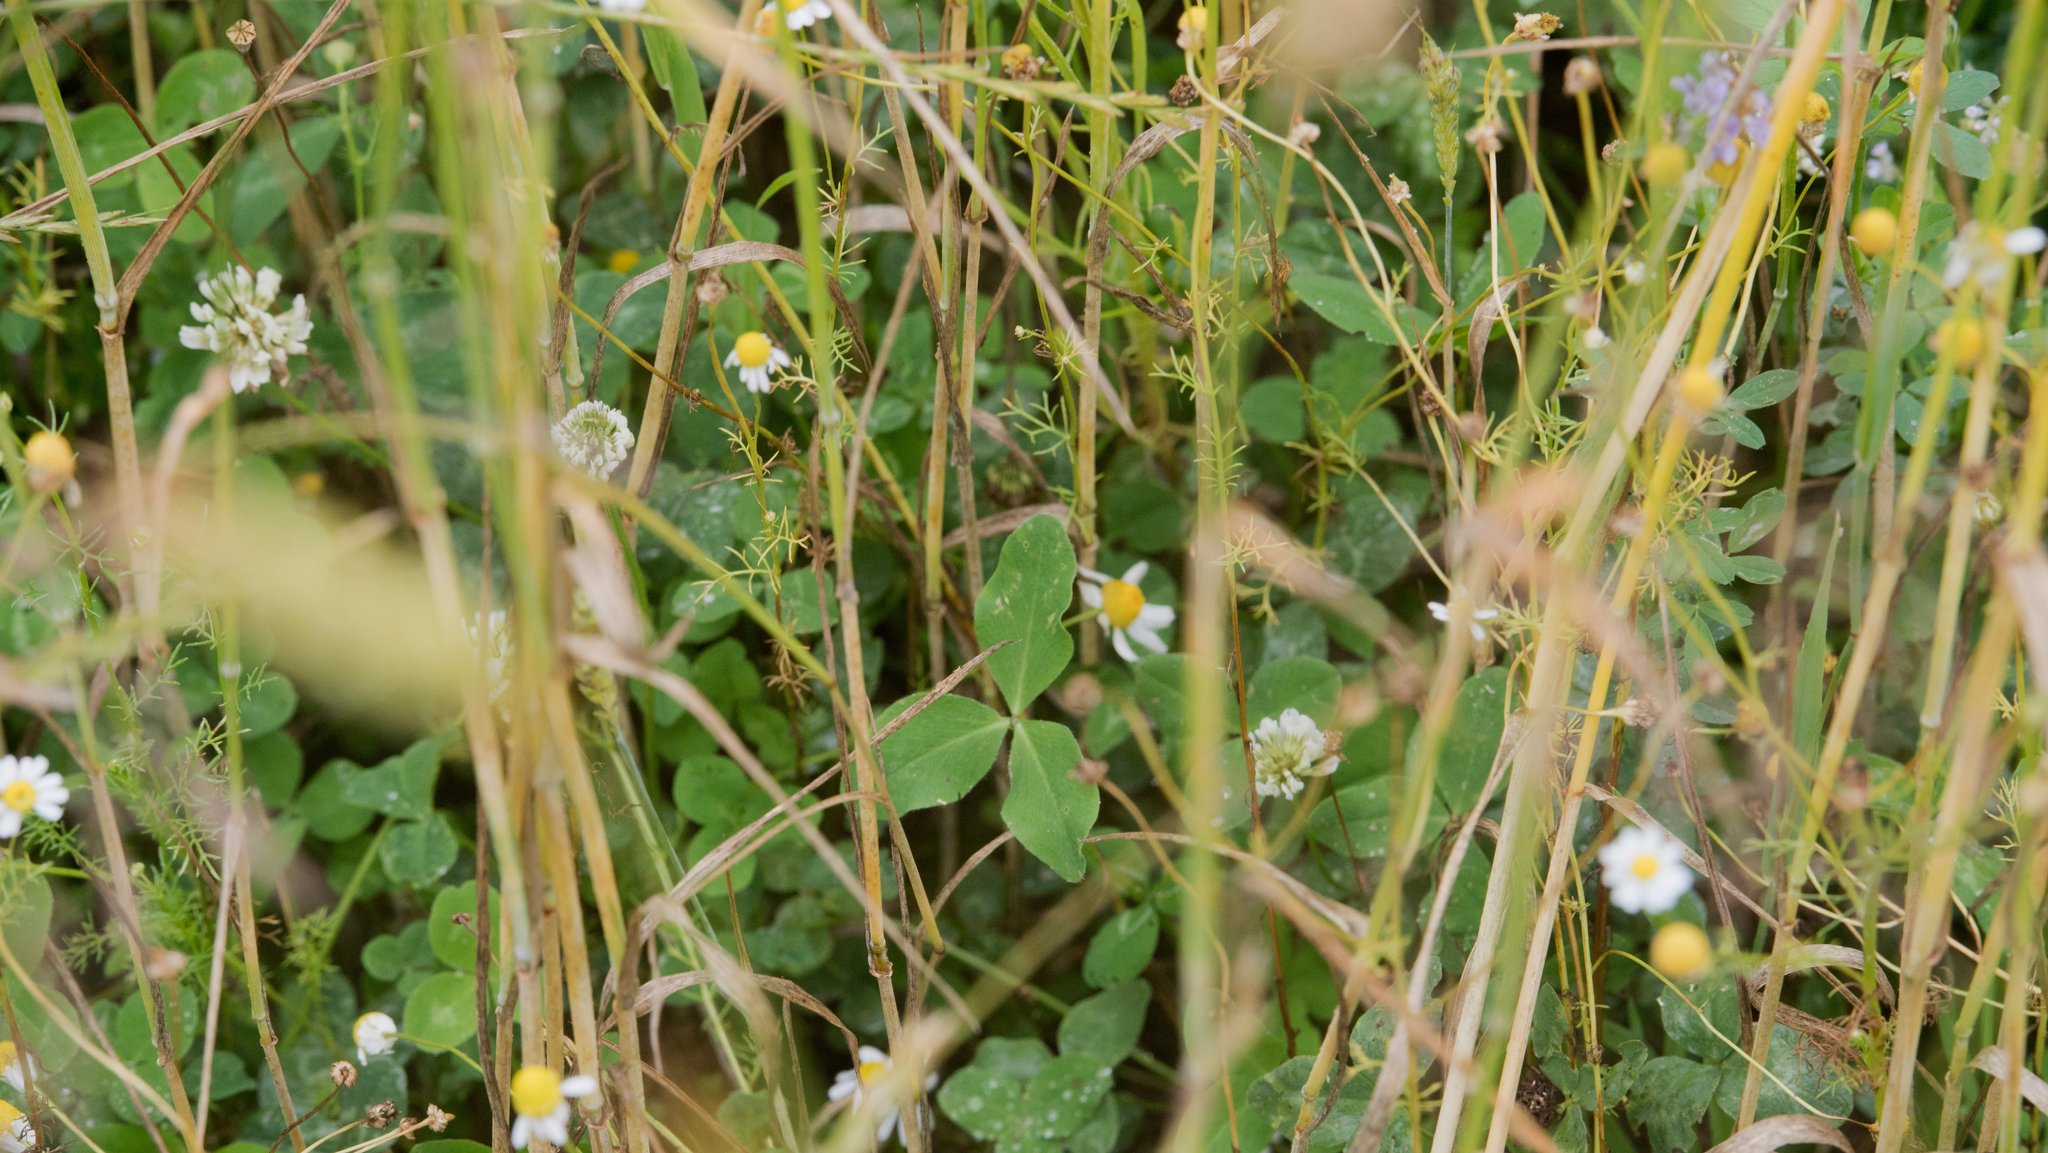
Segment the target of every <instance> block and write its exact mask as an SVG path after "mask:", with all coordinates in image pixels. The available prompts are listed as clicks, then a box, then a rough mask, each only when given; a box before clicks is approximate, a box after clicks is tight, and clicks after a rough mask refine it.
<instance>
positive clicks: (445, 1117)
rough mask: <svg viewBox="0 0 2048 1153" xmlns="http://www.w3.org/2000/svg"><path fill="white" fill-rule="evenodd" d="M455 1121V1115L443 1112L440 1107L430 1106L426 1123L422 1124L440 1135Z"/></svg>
mask: <svg viewBox="0 0 2048 1153" xmlns="http://www.w3.org/2000/svg"><path fill="white" fill-rule="evenodd" d="M453 1120H455V1115H454V1114H453V1113H449V1112H447V1111H445V1110H443V1109H442V1108H441V1107H440V1106H439V1105H428V1106H427V1119H426V1120H425V1121H424V1122H422V1124H424V1125H425V1126H426V1127H427V1128H429V1129H432V1130H433V1131H434V1132H436V1133H439V1132H442V1131H443V1130H445V1129H447V1128H448V1122H450V1121H453Z"/></svg>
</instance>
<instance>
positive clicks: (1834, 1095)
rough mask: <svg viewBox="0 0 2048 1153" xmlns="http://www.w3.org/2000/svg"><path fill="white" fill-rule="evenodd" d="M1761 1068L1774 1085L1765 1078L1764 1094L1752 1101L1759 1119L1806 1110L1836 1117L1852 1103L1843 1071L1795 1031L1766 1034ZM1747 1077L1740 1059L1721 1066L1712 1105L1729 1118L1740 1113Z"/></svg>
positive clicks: (1851, 1089) (1850, 1088)
mask: <svg viewBox="0 0 2048 1153" xmlns="http://www.w3.org/2000/svg"><path fill="white" fill-rule="evenodd" d="M1764 1068H1766V1069H1768V1070H1769V1071H1770V1072H1771V1073H1772V1074H1773V1077H1775V1080H1774V1079H1773V1077H1765V1078H1764V1087H1763V1092H1762V1093H1761V1094H1760V1095H1759V1096H1758V1097H1757V1102H1756V1115H1757V1117H1758V1118H1764V1117H1776V1116H1778V1115H1779V1114H1781V1113H1806V1112H1809V1111H1817V1112H1819V1113H1823V1114H1829V1115H1832V1116H1837V1117H1839V1116H1842V1115H1844V1114H1846V1113H1847V1112H1848V1111H1849V1107H1850V1106H1851V1105H1853V1104H1854V1103H1855V1100H1856V1091H1855V1088H1854V1086H1853V1085H1851V1084H1850V1081H1849V1079H1848V1077H1847V1076H1846V1071H1845V1070H1844V1069H1842V1068H1839V1067H1837V1066H1836V1065H1835V1063H1834V1062H1833V1061H1832V1060H1831V1059H1830V1057H1829V1055H1828V1052H1827V1051H1826V1050H1824V1049H1822V1048H1821V1047H1819V1046H1817V1045H1815V1044H1813V1043H1812V1042H1811V1041H1809V1040H1807V1039H1806V1038H1805V1037H1804V1036H1803V1035H1801V1034H1800V1033H1798V1032H1796V1031H1795V1030H1792V1029H1786V1028H1783V1027H1780V1028H1778V1029H1774V1030H1772V1031H1771V1048H1770V1052H1769V1053H1768V1054H1766V1055H1765V1057H1764ZM1748 1072H1749V1067H1748V1065H1747V1064H1746V1063H1745V1062H1742V1061H1739V1060H1737V1061H1729V1062H1727V1063H1725V1064H1723V1065H1722V1066H1721V1084H1720V1087H1719V1088H1718V1089H1717V1090H1716V1092H1715V1094H1714V1103H1715V1104H1717V1105H1719V1106H1720V1107H1721V1109H1722V1110H1723V1111H1724V1112H1726V1113H1728V1114H1730V1115H1733V1114H1734V1113H1735V1112H1736V1110H1738V1109H1739V1108H1741V1106H1742V1088H1743V1081H1744V1080H1745V1079H1746V1077H1747V1074H1748ZM1780 1082H1783V1084H1782V1085H1781V1084H1780ZM1801 1102H1804V1104H1801ZM1809 1107H1810V1109H1809Z"/></svg>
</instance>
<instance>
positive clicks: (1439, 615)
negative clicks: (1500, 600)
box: [1429, 592, 1500, 645]
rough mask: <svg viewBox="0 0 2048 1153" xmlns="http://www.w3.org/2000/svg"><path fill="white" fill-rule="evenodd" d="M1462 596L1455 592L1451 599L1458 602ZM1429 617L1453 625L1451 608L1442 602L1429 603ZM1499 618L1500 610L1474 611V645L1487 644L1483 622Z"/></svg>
mask: <svg viewBox="0 0 2048 1153" xmlns="http://www.w3.org/2000/svg"><path fill="white" fill-rule="evenodd" d="M1460 595H1462V594H1459V593H1456V592H1454V593H1452V594H1451V599H1452V600H1453V601H1456V600H1457V599H1458V597H1459V596H1460ZM1429 615H1430V616H1433V617H1435V618H1436V619H1438V620H1440V621H1442V622H1443V623H1445V624H1450V623H1451V606H1450V605H1447V604H1445V603H1444V602H1442V601H1431V602H1429ZM1498 616H1500V610H1499V609H1473V610H1472V643H1473V644H1479V645H1483V644H1485V643H1486V636H1487V633H1486V626H1485V624H1483V623H1482V622H1485V621H1490V620H1493V619H1494V618H1496V617H1498Z"/></svg>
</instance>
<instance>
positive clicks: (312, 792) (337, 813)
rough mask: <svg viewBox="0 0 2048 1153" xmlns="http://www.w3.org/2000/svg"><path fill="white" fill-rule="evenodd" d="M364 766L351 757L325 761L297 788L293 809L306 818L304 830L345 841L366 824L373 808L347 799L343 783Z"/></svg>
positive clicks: (358, 772)
mask: <svg viewBox="0 0 2048 1153" xmlns="http://www.w3.org/2000/svg"><path fill="white" fill-rule="evenodd" d="M365 771H366V770H365V769H363V767H362V766H360V765H357V764H356V763H355V762H353V761H329V762H327V764H325V765H323V766H321V769H320V771H319V772H317V773H314V774H313V779H312V780H310V781H307V782H306V787H305V788H303V789H301V790H299V796H298V800H297V801H296V802H295V803H294V806H293V808H294V811H296V812H297V813H299V814H300V815H301V816H303V817H305V818H306V831H307V832H309V833H311V834H313V835H314V836H316V837H319V838H320V839H321V840H323V841H346V840H348V839H349V838H350V837H353V836H355V835H356V834H357V833H360V832H362V831H363V830H364V829H367V828H369V827H370V822H371V821H373V820H375V819H376V818H377V814H376V812H375V811H374V810H372V809H370V808H368V807H367V806H364V805H359V804H356V803H355V802H354V801H352V800H350V799H349V796H348V790H347V787H346V785H345V783H344V781H345V779H348V777H349V775H351V774H353V775H356V776H360V775H361V774H362V773H364V772H365Z"/></svg>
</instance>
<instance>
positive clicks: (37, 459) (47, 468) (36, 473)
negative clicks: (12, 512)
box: [21, 429, 78, 495]
mask: <svg viewBox="0 0 2048 1153" xmlns="http://www.w3.org/2000/svg"><path fill="white" fill-rule="evenodd" d="M21 455H22V459H23V460H25V461H26V462H27V463H28V486H29V487H30V488H32V489H34V490H35V491H37V492H39V493H42V494H44V495H48V494H50V493H53V492H57V491H58V490H60V489H62V488H63V487H64V486H65V485H67V484H70V483H71V478H72V477H74V476H76V475H78V454H77V453H75V452H72V451H71V442H70V441H68V440H65V439H64V437H63V434H61V433H55V432H51V431H49V430H48V429H44V430H43V431H41V432H38V433H36V434H35V435H34V436H31V437H29V438H28V443H27V444H25V445H23V446H22V447H21Z"/></svg>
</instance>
